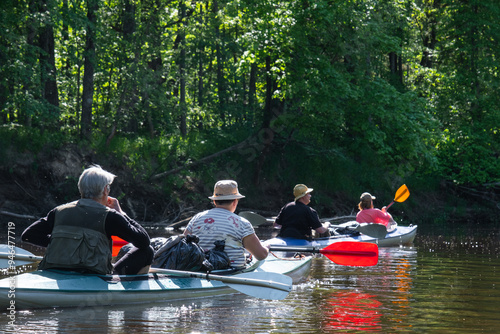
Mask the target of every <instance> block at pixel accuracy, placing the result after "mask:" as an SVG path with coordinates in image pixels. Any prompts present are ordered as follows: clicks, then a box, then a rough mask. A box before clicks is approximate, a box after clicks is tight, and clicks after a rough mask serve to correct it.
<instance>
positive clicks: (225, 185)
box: [209, 180, 245, 201]
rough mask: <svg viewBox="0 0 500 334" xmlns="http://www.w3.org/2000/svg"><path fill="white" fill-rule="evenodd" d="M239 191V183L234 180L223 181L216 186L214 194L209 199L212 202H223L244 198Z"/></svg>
mask: <svg viewBox="0 0 500 334" xmlns="http://www.w3.org/2000/svg"><path fill="white" fill-rule="evenodd" d="M244 197H245V196H243V195H242V194H240V192H239V191H238V183H236V181H233V180H221V181H218V182H217V183H216V184H215V186H214V194H213V196H210V197H209V198H210V199H211V200H217V201H223V200H227V199H239V198H244Z"/></svg>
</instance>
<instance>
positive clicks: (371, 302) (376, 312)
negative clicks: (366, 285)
mask: <svg viewBox="0 0 500 334" xmlns="http://www.w3.org/2000/svg"><path fill="white" fill-rule="evenodd" d="M376 298H377V297H376V296H375V295H370V294H367V293H356V292H349V291H338V292H335V293H332V294H331V295H330V296H329V297H327V298H326V300H325V305H323V306H322V309H323V310H324V312H325V317H326V318H327V319H328V320H327V322H326V324H325V325H324V328H325V329H326V330H328V331H330V330H363V331H379V330H381V329H382V326H381V324H380V317H381V316H382V314H381V313H380V308H381V307H382V303H381V302H379V301H378V300H377V299H376Z"/></svg>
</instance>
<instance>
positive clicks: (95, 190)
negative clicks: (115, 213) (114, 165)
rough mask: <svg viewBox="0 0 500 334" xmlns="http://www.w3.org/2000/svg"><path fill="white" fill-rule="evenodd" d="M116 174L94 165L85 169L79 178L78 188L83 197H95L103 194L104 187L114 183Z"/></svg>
mask: <svg viewBox="0 0 500 334" xmlns="http://www.w3.org/2000/svg"><path fill="white" fill-rule="evenodd" d="M115 177H116V175H114V174H112V173H110V172H107V171H105V170H104V169H102V168H101V166H99V165H93V166H91V167H89V168H87V169H86V170H84V171H83V173H82V175H80V179H79V180H78V190H80V195H81V196H82V198H90V199H95V198H99V197H101V196H102V193H103V190H104V188H105V187H106V186H107V185H109V184H111V183H113V180H114V179H115Z"/></svg>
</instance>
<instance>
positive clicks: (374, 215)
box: [356, 209, 392, 226]
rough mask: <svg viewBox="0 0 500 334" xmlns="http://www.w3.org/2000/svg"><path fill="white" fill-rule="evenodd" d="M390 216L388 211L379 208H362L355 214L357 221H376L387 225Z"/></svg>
mask: <svg viewBox="0 0 500 334" xmlns="http://www.w3.org/2000/svg"><path fill="white" fill-rule="evenodd" d="M391 218H392V216H391V215H390V214H388V213H384V212H382V210H380V209H364V210H361V211H360V212H358V214H357V215H356V221H357V222H358V223H376V224H382V225H385V226H388V225H389V221H390V220H391Z"/></svg>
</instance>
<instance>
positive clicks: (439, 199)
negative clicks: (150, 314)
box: [0, 145, 500, 226]
mask: <svg viewBox="0 0 500 334" xmlns="http://www.w3.org/2000/svg"><path fill="white" fill-rule="evenodd" d="M92 163H97V164H100V165H102V167H103V168H105V169H107V170H109V171H111V172H113V173H114V174H116V175H117V178H116V180H115V182H114V183H113V185H112V189H111V195H112V196H114V197H117V198H118V199H119V200H120V202H121V204H122V207H123V208H124V210H125V211H126V212H127V213H129V215H131V216H132V217H134V218H135V219H136V220H138V221H140V222H143V223H144V224H147V225H158V226H170V225H172V224H177V225H179V222H181V224H182V222H183V221H187V220H189V218H190V217H192V216H193V215H194V214H195V213H197V212H199V211H202V210H205V209H208V208H210V207H211V203H210V201H209V200H208V199H207V196H209V195H210V194H211V191H212V189H211V187H212V185H206V184H205V182H204V181H202V180H199V179H195V177H193V176H192V175H186V174H182V173H179V174H178V175H174V176H170V177H169V178H168V179H155V180H152V179H148V178H147V177H144V176H143V175H138V174H137V172H136V171H133V170H131V169H130V168H128V167H127V164H126V162H125V161H120V159H116V158H114V157H112V156H103V155H99V154H97V153H95V152H93V151H91V150H86V149H82V148H79V147H77V146H75V145H67V146H65V147H63V148H61V149H58V150H49V149H47V150H42V151H40V152H39V153H37V154H36V155H34V154H32V153H30V152H27V153H19V152H13V151H9V152H8V153H7V159H6V160H5V162H4V163H3V164H1V165H0V172H1V173H0V221H1V222H5V221H10V220H13V219H14V220H19V219H21V220H23V219H24V220H26V221H34V220H35V219H38V218H39V217H42V216H45V215H46V213H47V212H48V211H49V210H51V209H52V208H54V207H55V206H57V205H60V204H63V203H66V202H68V201H72V200H75V199H78V198H79V193H78V188H77V182H78V177H79V175H80V173H81V171H82V168H83V167H84V166H89V165H90V164H92ZM352 177H354V176H352ZM238 182H239V184H240V191H241V192H242V193H244V194H245V195H247V197H246V198H245V199H243V200H242V201H241V202H240V204H239V207H238V209H239V210H253V211H256V212H258V213H260V214H262V215H265V216H272V215H276V214H277V213H278V211H279V209H280V208H281V206H282V205H283V204H284V203H286V202H288V201H290V200H292V194H291V192H292V190H291V189H289V188H290V186H288V185H285V184H282V183H279V182H275V181H269V180H264V181H262V182H260V183H259V185H255V184H254V183H253V182H252V181H251V180H246V179H245V178H243V177H242V178H241V179H238ZM405 182H406V184H407V185H408V187H409V188H410V193H411V195H410V197H409V198H408V200H406V201H405V202H404V203H395V204H394V205H393V206H392V207H391V209H390V212H391V213H392V214H393V216H394V217H395V218H396V219H397V220H398V221H399V222H400V223H402V224H410V223H414V224H415V223H417V224H421V223H425V224H427V225H431V226H432V225H434V226H440V225H446V223H447V222H448V221H454V222H460V224H464V225H468V224H471V225H474V224H477V222H478V221H479V222H482V223H481V224H487V225H491V224H496V223H497V219H496V217H497V216H498V213H499V212H500V204H498V203H499V202H498V198H499V195H498V193H499V190H498V187H491V188H489V189H487V188H484V189H481V190H478V189H472V188H467V187H464V186H455V185H453V184H450V183H446V182H441V181H439V180H430V179H428V180H422V179H411V180H407V181H405ZM309 186H310V187H313V188H315V191H314V192H313V198H312V203H311V205H312V206H313V207H314V208H315V209H316V210H317V211H318V213H319V214H320V216H321V217H336V216H346V215H353V214H355V213H356V212H357V208H356V205H357V198H356V197H355V196H354V195H352V192H348V191H338V190H331V189H325V188H323V186H322V185H321V184H309ZM396 189H397V188H395V189H394V191H393V192H388V191H382V190H380V191H378V192H375V194H376V195H377V201H376V206H383V205H387V204H388V203H389V202H390V201H392V199H393V198H394V192H395V190H396ZM370 191H373V190H370Z"/></svg>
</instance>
